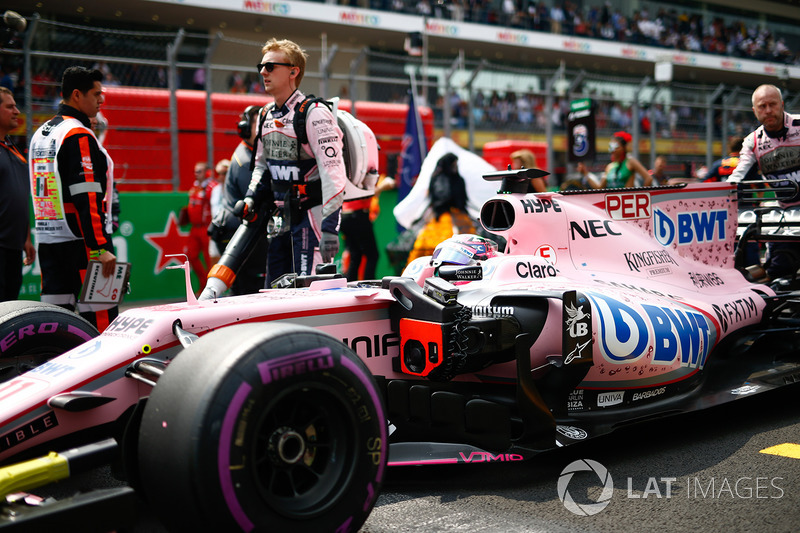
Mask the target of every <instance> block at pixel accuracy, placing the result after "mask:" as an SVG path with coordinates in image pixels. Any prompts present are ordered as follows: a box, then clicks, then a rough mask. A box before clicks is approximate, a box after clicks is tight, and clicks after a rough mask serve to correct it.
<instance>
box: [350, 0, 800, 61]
mask: <svg viewBox="0 0 800 533" xmlns="http://www.w3.org/2000/svg"><path fill="white" fill-rule="evenodd" d="M340 2H341V3H344V4H346V5H352V6H354V7H359V6H360V5H361V6H362V7H366V5H365V4H363V2H364V0H340ZM549 3H552V6H548V4H549ZM581 4H582V3H579V2H572V1H569V0H566V1H558V0H555V1H552V2H545V1H543V0H538V1H535V0H500V1H499V2H494V1H491V0H433V1H432V0H368V7H370V8H371V9H378V10H387V11H394V12H397V13H408V14H416V15H420V16H425V17H433V18H438V19H449V20H454V21H459V22H476V23H481V24H496V25H501V26H505V27H509V28H515V29H521V30H533V31H542V32H550V33H557V34H562V35H572V36H576V37H588V38H594V39H604V40H608V41H619V42H625V43H631V44H640V45H648V46H658V47H663V48H670V49H675V50H681V51H686V52H703V53H708V54H718V55H725V56H730V57H737V58H748V59H759V60H765V61H776V62H780V63H786V64H800V53H794V52H792V50H791V47H790V46H788V45H787V42H786V38H785V37H784V36H780V35H776V34H775V33H773V32H772V31H770V30H769V29H767V28H764V27H760V25H759V23H758V17H756V16H755V15H756V13H753V15H754V16H753V18H752V19H750V20H747V21H745V20H731V21H729V22H726V20H725V19H724V18H723V16H721V15H715V16H714V17H713V18H712V19H711V20H710V21H708V20H704V17H703V16H702V15H700V14H698V13H690V12H688V11H682V12H680V13H679V12H678V11H677V10H676V9H674V8H672V9H668V8H666V7H660V8H659V9H658V11H657V12H655V13H651V12H649V11H648V10H647V9H638V10H634V11H633V12H628V13H624V12H623V11H622V10H621V9H618V8H614V7H612V5H611V3H610V2H608V1H606V2H605V3H603V4H602V5H591V6H584V5H581Z"/></svg>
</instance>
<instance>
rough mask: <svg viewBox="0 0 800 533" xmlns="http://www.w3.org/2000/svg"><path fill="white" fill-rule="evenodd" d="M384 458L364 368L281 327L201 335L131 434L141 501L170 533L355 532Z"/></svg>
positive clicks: (383, 427)
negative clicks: (136, 443)
mask: <svg viewBox="0 0 800 533" xmlns="http://www.w3.org/2000/svg"><path fill="white" fill-rule="evenodd" d="M387 456H388V446H387V423H386V417H385V414H384V408H383V404H382V398H381V397H380V393H379V390H378V388H377V386H376V384H375V381H374V379H373V377H372V376H371V374H370V373H369V371H368V370H367V368H366V366H365V365H364V364H363V363H362V362H361V361H360V360H359V359H358V357H357V356H356V355H355V354H353V352H351V351H350V350H349V349H348V348H347V347H346V346H344V345H343V344H342V343H341V342H339V341H337V340H336V339H334V338H333V337H331V336H329V335H327V334H324V333H322V332H319V331H317V330H314V329H311V328H308V327H304V326H299V325H291V324H263V323H261V324H244V325H236V326H231V327H226V328H224V329H221V330H218V331H215V332H212V333H209V334H207V335H205V336H203V337H201V338H200V339H199V340H197V341H196V342H195V343H194V344H192V345H191V346H189V347H188V348H187V349H186V350H184V351H182V352H181V353H180V354H179V355H178V356H177V357H176V358H175V359H174V361H173V362H171V363H170V364H169V366H168V367H167V369H166V371H165V372H164V374H163V375H162V376H161V377H160V378H159V381H158V383H157V384H156V386H155V388H154V389H153V391H152V393H151V396H150V398H149V399H148V401H147V406H146V408H145V412H144V416H143V419H142V424H141V428H140V433H139V474H140V479H141V486H142V489H143V492H144V498H145V500H146V501H147V502H148V504H149V505H150V506H151V508H152V509H153V511H154V512H155V513H156V515H157V516H158V517H159V518H160V519H161V521H162V522H163V523H164V525H165V526H166V527H167V528H168V529H169V530H171V531H209V532H210V531H214V532H218V531H238V530H242V531H276V532H283V531H292V532H295V533H297V532H301V531H309V532H314V533H318V532H325V531H331V532H333V531H337V532H346V531H349V532H356V531H358V529H359V527H360V526H361V525H362V524H363V523H364V521H365V520H366V518H367V516H368V515H369V513H370V511H371V510H372V507H373V506H374V504H375V500H376V499H377V497H378V493H379V491H380V487H381V483H382V480H383V475H384V471H385V468H386V461H387Z"/></svg>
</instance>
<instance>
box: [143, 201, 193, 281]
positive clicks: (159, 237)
mask: <svg viewBox="0 0 800 533" xmlns="http://www.w3.org/2000/svg"><path fill="white" fill-rule="evenodd" d="M144 238H145V240H146V241H147V242H149V243H150V245H151V246H152V247H153V248H155V249H156V250H158V258H157V259H156V267H155V269H154V273H155V274H160V273H161V272H163V271H164V269H165V268H167V267H168V266H169V265H171V264H172V265H181V264H183V261H181V260H180V258H179V257H165V255H171V254H182V253H184V250H185V249H186V245H187V240H188V238H189V232H188V231H187V232H183V231H181V230H180V227H179V226H178V217H177V216H176V215H175V212H174V211H170V213H169V218H168V219H167V223H166V225H165V226H164V231H163V232H162V233H145V234H144Z"/></svg>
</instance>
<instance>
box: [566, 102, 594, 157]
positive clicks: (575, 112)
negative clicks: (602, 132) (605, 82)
mask: <svg viewBox="0 0 800 533" xmlns="http://www.w3.org/2000/svg"><path fill="white" fill-rule="evenodd" d="M567 133H568V139H567V158H568V160H569V162H570V163H575V162H578V161H592V160H593V159H594V158H595V147H596V146H597V139H596V132H595V120H594V104H593V102H592V100H591V99H590V98H583V99H580V100H573V101H572V102H570V105H569V115H568V117H567Z"/></svg>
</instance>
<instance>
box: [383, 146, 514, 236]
mask: <svg viewBox="0 0 800 533" xmlns="http://www.w3.org/2000/svg"><path fill="white" fill-rule="evenodd" d="M448 152H451V153H453V154H455V155H456V156H458V173H459V174H461V177H463V178H464V182H465V183H466V185H467V198H468V199H469V203H468V205H467V210H468V211H469V214H470V216H472V217H473V218H476V219H477V218H478V217H479V215H480V210H481V207H482V206H483V204H484V202H486V200H488V199H489V198H491V197H492V196H494V195H495V194H496V193H497V188H498V183H497V182H496V181H495V182H489V181H486V180H484V179H483V175H484V174H488V173H490V172H497V169H496V168H494V167H493V166H492V165H490V164H489V163H488V162H487V161H486V160H485V159H483V158H482V157H481V156H479V155H476V154H473V153H472V152H470V151H469V150H465V149H464V148H461V147H460V146H459V145H458V144H456V143H455V142H454V141H453V140H452V139H449V138H447V137H442V138H441V139H439V140H438V141H436V142H435V143H434V144H433V146H431V149H430V151H429V152H428V155H427V156H426V157H425V160H424V161H423V162H422V168H421V170H420V172H419V177H418V178H417V181H416V183H415V184H414V187H412V188H411V191H410V192H409V193H408V196H406V197H405V198H403V200H402V201H401V202H399V203H398V204H397V205H396V206H395V208H394V211H393V213H394V217H395V219H396V220H397V222H398V224H400V225H401V226H403V227H406V228H409V227H411V225H412V224H413V223H414V221H416V220H417V219H418V218H419V217H421V216H422V215H423V214H424V213H425V210H426V209H427V208H428V207H430V204H431V199H430V195H429V194H428V187H429V186H430V183H431V175H432V174H433V171H434V170H435V169H436V163H437V162H438V161H439V159H441V158H442V156H444V155H445V154H447V153H448Z"/></svg>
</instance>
